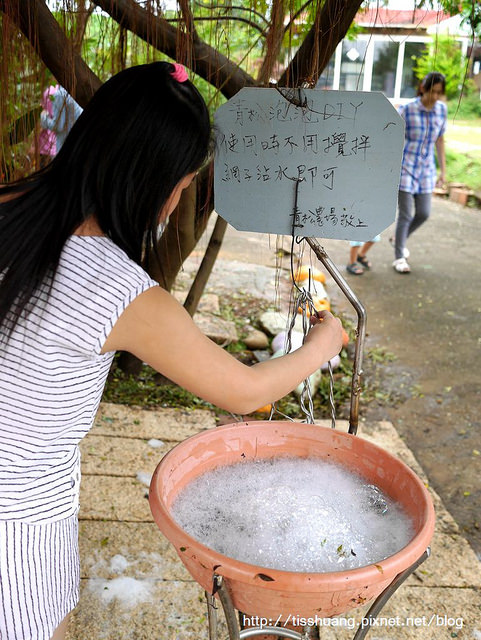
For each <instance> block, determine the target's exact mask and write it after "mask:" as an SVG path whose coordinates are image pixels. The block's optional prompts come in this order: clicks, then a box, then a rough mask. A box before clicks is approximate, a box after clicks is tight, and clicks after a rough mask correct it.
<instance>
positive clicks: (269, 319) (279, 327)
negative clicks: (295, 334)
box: [259, 311, 302, 336]
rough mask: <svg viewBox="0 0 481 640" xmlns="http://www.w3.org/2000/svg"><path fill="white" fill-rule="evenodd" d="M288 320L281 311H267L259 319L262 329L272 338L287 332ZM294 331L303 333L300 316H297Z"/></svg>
mask: <svg viewBox="0 0 481 640" xmlns="http://www.w3.org/2000/svg"><path fill="white" fill-rule="evenodd" d="M288 320H289V319H288V317H287V315H286V314H281V313H279V311H265V312H264V313H263V314H262V315H261V317H260V318H259V321H260V323H261V325H262V327H263V328H264V329H265V330H266V331H267V332H268V333H270V335H271V336H276V335H277V334H278V333H281V331H286V329H287V328H288V327H287V323H288ZM294 329H295V330H296V331H301V332H302V317H301V316H300V315H299V314H297V316H296V321H295V324H294Z"/></svg>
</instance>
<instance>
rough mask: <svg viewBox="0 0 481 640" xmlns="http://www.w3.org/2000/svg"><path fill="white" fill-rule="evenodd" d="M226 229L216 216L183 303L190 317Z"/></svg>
mask: <svg viewBox="0 0 481 640" xmlns="http://www.w3.org/2000/svg"><path fill="white" fill-rule="evenodd" d="M226 229H227V222H226V221H225V220H224V219H223V218H221V217H220V216H217V220H216V222H215V226H214V229H213V231H212V235H211V237H210V240H209V244H208V245H207V249H206V251H205V254H204V258H203V260H202V262H201V264H200V267H199V269H198V270H197V273H196V275H195V278H194V282H193V283H192V286H191V287H190V290H189V293H188V294H187V298H186V299H185V302H184V307H185V309H186V310H187V311H188V312H189V313H190V315H191V316H193V315H194V313H195V312H196V309H197V307H198V306H199V302H200V298H201V296H202V294H203V292H204V289H205V287H206V284H207V281H208V279H209V276H210V274H211V272H212V269H213V267H214V264H215V261H216V259H217V256H218V255H219V251H220V248H221V246H222V240H223V239H224V235H225V232H226Z"/></svg>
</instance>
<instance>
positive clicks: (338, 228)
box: [215, 88, 404, 241]
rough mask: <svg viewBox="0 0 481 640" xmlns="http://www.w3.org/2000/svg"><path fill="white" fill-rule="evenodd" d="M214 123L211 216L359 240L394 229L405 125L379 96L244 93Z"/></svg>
mask: <svg viewBox="0 0 481 640" xmlns="http://www.w3.org/2000/svg"><path fill="white" fill-rule="evenodd" d="M215 124H216V129H217V149H216V157H215V209H216V211H217V213H218V214H219V215H221V216H222V217H223V218H224V219H225V220H226V221H227V222H229V223H230V224H231V225H232V226H233V227H235V228H236V229H238V230H241V231H259V232H263V233H273V234H281V235H292V234H294V235H298V236H306V237H318V238H337V239H340V240H360V241H367V240H370V239H372V238H373V237H374V236H375V235H376V234H378V233H380V232H381V231H383V230H384V229H386V228H387V227H388V226H389V225H390V224H391V223H392V222H393V221H394V219H395V215H396V203H397V190H398V185H399V178H400V171H401V159H402V149H403V144H404V120H403V119H402V118H401V116H400V115H399V114H398V113H397V111H396V109H395V108H394V107H393V106H392V105H391V103H390V102H389V100H387V98H385V96H384V95H383V94H382V93H379V92H362V91H323V90H319V89H282V90H281V89H279V90H278V89H261V88H246V89H242V90H241V91H239V93H237V94H236V95H235V96H234V97H233V98H231V99H230V100H229V101H228V102H226V103H225V104H223V105H222V106H221V107H220V108H219V109H218V110H217V112H216V115H215Z"/></svg>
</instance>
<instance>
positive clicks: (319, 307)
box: [297, 296, 331, 316]
mask: <svg viewBox="0 0 481 640" xmlns="http://www.w3.org/2000/svg"><path fill="white" fill-rule="evenodd" d="M312 302H313V304H314V309H315V310H316V311H330V310H331V303H330V302H329V300H328V299H327V298H319V297H318V296H312ZM306 311H307V315H308V316H310V315H311V312H310V310H309V307H307V308H306ZM297 313H302V307H298V309H297Z"/></svg>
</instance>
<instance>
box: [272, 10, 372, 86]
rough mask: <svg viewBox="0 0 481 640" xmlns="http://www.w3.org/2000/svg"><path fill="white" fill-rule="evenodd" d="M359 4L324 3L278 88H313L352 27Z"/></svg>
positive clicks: (281, 78) (280, 80)
mask: <svg viewBox="0 0 481 640" xmlns="http://www.w3.org/2000/svg"><path fill="white" fill-rule="evenodd" d="M361 4H362V0H326V1H325V2H324V4H323V5H322V8H321V9H320V10H319V11H318V13H317V15H316V19H315V21H314V24H313V25H312V28H311V30H310V31H309V33H308V34H307V36H306V38H305V39H304V42H303V43H302V44H301V46H300V47H299V49H298V51H297V53H296V55H295V56H294V58H293V59H292V61H291V63H290V64H289V66H288V67H287V69H286V70H285V71H284V73H283V74H282V76H281V77H280V79H279V82H278V84H279V86H280V87H300V86H302V85H303V84H304V83H307V84H309V86H314V85H315V84H316V82H317V80H318V79H319V76H320V75H321V73H322V71H323V70H324V67H325V66H326V65H327V63H328V62H329V60H330V59H331V56H332V54H333V53H334V51H335V50H336V47H337V45H338V44H339V42H340V41H341V40H342V39H343V38H344V36H345V35H346V33H347V30H348V29H349V27H350V26H351V24H352V22H353V20H354V18H355V16H356V13H357V12H358V11H359V8H360V6H361Z"/></svg>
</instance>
